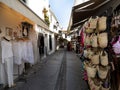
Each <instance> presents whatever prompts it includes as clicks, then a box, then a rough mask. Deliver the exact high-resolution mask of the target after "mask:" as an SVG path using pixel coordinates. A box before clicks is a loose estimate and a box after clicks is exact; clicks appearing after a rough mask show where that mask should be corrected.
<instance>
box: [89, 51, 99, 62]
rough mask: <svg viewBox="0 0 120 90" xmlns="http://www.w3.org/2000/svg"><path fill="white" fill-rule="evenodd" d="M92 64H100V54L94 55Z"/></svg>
mask: <svg viewBox="0 0 120 90" xmlns="http://www.w3.org/2000/svg"><path fill="white" fill-rule="evenodd" d="M91 62H92V63H93V64H99V53H96V54H94V55H92V57H91Z"/></svg>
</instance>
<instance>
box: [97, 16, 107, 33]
mask: <svg viewBox="0 0 120 90" xmlns="http://www.w3.org/2000/svg"><path fill="white" fill-rule="evenodd" d="M106 21H107V17H106V16H102V17H100V18H99V20H98V30H99V32H101V31H105V30H106V28H107V22H106Z"/></svg>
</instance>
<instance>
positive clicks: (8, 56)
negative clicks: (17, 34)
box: [1, 38, 14, 87]
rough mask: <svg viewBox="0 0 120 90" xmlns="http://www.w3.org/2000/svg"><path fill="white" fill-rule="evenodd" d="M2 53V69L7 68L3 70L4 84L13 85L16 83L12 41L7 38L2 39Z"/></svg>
mask: <svg viewBox="0 0 120 90" xmlns="http://www.w3.org/2000/svg"><path fill="white" fill-rule="evenodd" d="M1 54H2V55H1V56H2V64H3V67H2V68H3V69H2V70H5V71H4V72H2V75H4V78H3V79H2V82H3V84H4V85H6V84H8V86H9V87H12V86H13V85H14V83H13V52H12V43H11V42H10V41H7V40H6V39H5V38H4V39H3V40H2V41H1Z"/></svg>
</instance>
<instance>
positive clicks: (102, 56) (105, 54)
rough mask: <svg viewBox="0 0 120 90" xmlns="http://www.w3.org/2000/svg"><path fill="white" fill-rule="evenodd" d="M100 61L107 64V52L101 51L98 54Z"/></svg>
mask: <svg viewBox="0 0 120 90" xmlns="http://www.w3.org/2000/svg"><path fill="white" fill-rule="evenodd" d="M100 62H101V65H103V66H107V65H108V54H107V52H106V51H103V52H101V54H100Z"/></svg>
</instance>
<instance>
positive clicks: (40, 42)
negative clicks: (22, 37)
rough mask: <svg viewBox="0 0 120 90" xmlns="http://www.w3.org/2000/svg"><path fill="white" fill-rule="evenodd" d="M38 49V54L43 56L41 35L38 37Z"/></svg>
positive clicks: (42, 38)
mask: <svg viewBox="0 0 120 90" xmlns="http://www.w3.org/2000/svg"><path fill="white" fill-rule="evenodd" d="M38 47H39V54H40V55H44V36H43V34H42V33H39V35H38Z"/></svg>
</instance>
